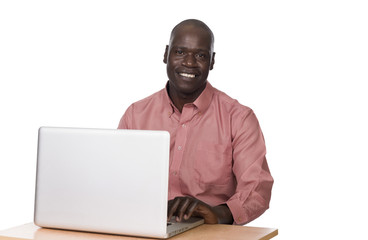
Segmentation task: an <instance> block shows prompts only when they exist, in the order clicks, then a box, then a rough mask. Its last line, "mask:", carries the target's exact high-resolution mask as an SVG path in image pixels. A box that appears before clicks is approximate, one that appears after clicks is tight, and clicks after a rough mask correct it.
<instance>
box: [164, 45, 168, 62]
mask: <svg viewBox="0 0 368 240" xmlns="http://www.w3.org/2000/svg"><path fill="white" fill-rule="evenodd" d="M168 51H169V45H166V48H165V54H164V63H167V54H168Z"/></svg>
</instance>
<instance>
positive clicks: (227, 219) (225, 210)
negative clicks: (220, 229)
mask: <svg viewBox="0 0 368 240" xmlns="http://www.w3.org/2000/svg"><path fill="white" fill-rule="evenodd" d="M213 210H214V212H215V213H216V215H217V219H218V223H219V224H232V223H233V222H234V219H233V215H232V213H231V211H230V209H229V207H228V206H227V205H226V204H222V205H219V206H215V207H213Z"/></svg>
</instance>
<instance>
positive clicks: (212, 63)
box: [210, 52, 216, 70]
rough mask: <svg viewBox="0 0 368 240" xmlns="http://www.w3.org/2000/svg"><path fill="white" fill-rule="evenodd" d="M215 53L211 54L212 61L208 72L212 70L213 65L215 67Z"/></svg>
mask: <svg viewBox="0 0 368 240" xmlns="http://www.w3.org/2000/svg"><path fill="white" fill-rule="evenodd" d="M215 54H216V53H215V52H213V53H212V60H211V65H210V70H212V69H213V65H215Z"/></svg>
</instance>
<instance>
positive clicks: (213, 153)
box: [194, 141, 233, 185]
mask: <svg viewBox="0 0 368 240" xmlns="http://www.w3.org/2000/svg"><path fill="white" fill-rule="evenodd" d="M194 168H195V170H196V172H197V176H198V177H197V179H198V181H199V182H200V183H202V184H208V185H226V184H228V182H229V180H230V178H231V177H232V176H233V174H232V148H231V145H225V144H218V143H211V142H204V141H202V142H200V143H198V145H197V151H196V153H195V163H194Z"/></svg>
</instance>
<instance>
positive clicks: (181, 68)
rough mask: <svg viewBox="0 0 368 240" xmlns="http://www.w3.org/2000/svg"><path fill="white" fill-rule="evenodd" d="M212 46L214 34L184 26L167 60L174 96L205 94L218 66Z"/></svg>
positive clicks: (174, 38) (167, 50)
mask: <svg viewBox="0 0 368 240" xmlns="http://www.w3.org/2000/svg"><path fill="white" fill-rule="evenodd" d="M211 43H212V39H211V36H210V34H209V33H208V32H207V31H205V30H204V29H202V28H199V27H193V26H182V27H180V28H179V29H177V30H176V31H175V33H174V35H173V36H172V38H171V41H170V45H169V46H166V51H165V56H164V62H165V63H166V64H167V66H166V70H167V75H168V77H169V85H170V92H171V91H176V92H177V93H179V94H181V95H199V94H200V93H201V92H202V91H203V90H204V88H205V86H206V82H207V76H208V73H209V71H210V70H211V69H212V68H213V64H214V53H213V51H212V48H211Z"/></svg>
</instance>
